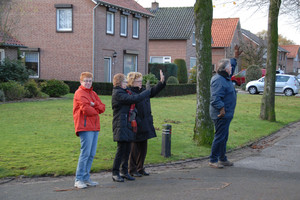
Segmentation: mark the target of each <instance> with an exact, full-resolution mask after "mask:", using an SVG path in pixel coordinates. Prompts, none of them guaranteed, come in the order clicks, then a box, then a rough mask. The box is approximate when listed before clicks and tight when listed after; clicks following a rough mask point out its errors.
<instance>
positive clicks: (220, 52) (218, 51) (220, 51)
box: [211, 48, 226, 71]
mask: <svg viewBox="0 0 300 200" xmlns="http://www.w3.org/2000/svg"><path fill="white" fill-rule="evenodd" d="M211 54H212V64H213V65H214V69H213V70H214V71H217V66H218V63H219V61H220V60H222V59H223V58H226V53H225V48H212V51H211Z"/></svg>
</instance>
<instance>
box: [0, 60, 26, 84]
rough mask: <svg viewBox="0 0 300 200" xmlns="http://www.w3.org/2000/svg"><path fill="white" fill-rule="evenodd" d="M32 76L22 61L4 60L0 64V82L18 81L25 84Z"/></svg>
mask: <svg viewBox="0 0 300 200" xmlns="http://www.w3.org/2000/svg"><path fill="white" fill-rule="evenodd" d="M29 75H30V71H29V70H27V68H26V66H25V65H24V64H23V63H22V62H21V61H20V60H10V59H8V58H6V59H4V61H3V62H2V63H0V82H8V81H10V80H11V81H17V82H20V83H25V82H26V81H27V80H28V78H29Z"/></svg>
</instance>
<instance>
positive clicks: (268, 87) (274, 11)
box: [260, 0, 281, 122]
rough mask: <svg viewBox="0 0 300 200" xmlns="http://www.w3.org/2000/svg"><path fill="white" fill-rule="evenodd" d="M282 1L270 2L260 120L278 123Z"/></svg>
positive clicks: (273, 0) (271, 0) (274, 0)
mask: <svg viewBox="0 0 300 200" xmlns="http://www.w3.org/2000/svg"><path fill="white" fill-rule="evenodd" d="M280 4H281V0H270V6H269V17H268V50H267V52H268V55H267V73H266V77H265V86H264V94H263V97H262V101H261V109H260V118H261V119H263V120H268V121H271V122H273V121H276V117H275V79H276V66H277V52H278V15H279V8H280Z"/></svg>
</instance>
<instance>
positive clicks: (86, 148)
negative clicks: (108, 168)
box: [73, 72, 105, 188]
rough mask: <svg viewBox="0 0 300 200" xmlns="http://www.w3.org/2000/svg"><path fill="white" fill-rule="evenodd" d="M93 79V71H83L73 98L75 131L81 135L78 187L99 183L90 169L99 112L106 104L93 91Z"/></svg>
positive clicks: (96, 136)
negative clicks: (91, 175) (92, 176)
mask: <svg viewBox="0 0 300 200" xmlns="http://www.w3.org/2000/svg"><path fill="white" fill-rule="evenodd" d="M92 79H93V74H92V73H90V72H83V73H81V75H80V84H81V85H80V86H79V88H78V89H77V90H76V92H75V95H74V100H73V118H74V124H75V133H76V135H77V136H79V137H80V143H81V149H80V156H79V160H78V165H77V170H76V178H75V185H74V186H75V187H77V188H86V187H87V186H96V185H98V183H97V182H95V181H92V180H91V179H90V170H91V167H92V163H93V159H94V156H95V154H96V150H97V141H98V135H99V131H100V117H99V114H101V113H103V112H104V111H105V104H103V103H102V102H101V100H100V98H99V97H98V95H97V94H96V92H94V91H93V87H92Z"/></svg>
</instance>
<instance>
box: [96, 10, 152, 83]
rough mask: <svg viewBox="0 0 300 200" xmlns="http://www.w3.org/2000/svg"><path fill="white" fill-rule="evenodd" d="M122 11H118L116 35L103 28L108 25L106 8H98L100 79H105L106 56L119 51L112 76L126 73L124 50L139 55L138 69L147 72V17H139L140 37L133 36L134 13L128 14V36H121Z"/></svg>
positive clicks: (97, 32) (98, 62) (97, 68)
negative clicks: (107, 32)
mask: <svg viewBox="0 0 300 200" xmlns="http://www.w3.org/2000/svg"><path fill="white" fill-rule="evenodd" d="M120 14H121V13H120V11H118V12H116V13H115V15H114V17H115V26H114V28H115V29H114V30H115V32H114V35H109V34H106V29H104V30H103V26H104V28H105V26H106V8H105V7H100V8H99V9H97V14H96V21H97V28H96V35H98V38H97V41H96V64H95V74H96V75H97V76H98V77H99V80H103V79H104V68H103V67H102V66H104V57H112V54H113V53H114V52H117V57H115V58H112V61H113V62H112V70H111V72H112V77H113V75H114V74H117V73H124V54H125V53H124V52H125V50H130V51H132V52H134V53H138V54H133V55H137V58H138V64H137V71H139V72H141V73H142V74H145V73H146V72H147V69H146V66H147V60H146V59H147V50H148V42H147V41H148V38H147V30H148V24H147V20H148V19H147V18H144V17H143V18H140V19H139V25H140V27H139V30H140V31H139V38H138V39H135V38H132V20H133V18H134V17H133V15H129V16H128V18H127V19H128V28H127V29H128V30H127V37H121V36H120Z"/></svg>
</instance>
